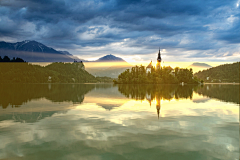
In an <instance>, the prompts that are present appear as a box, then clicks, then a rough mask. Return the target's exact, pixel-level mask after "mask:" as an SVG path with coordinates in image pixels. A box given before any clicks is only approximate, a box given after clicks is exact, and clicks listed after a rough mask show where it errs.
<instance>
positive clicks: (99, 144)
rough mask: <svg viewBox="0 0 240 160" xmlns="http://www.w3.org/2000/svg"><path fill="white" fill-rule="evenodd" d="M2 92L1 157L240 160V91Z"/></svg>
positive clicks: (14, 88) (15, 88)
mask: <svg viewBox="0 0 240 160" xmlns="http://www.w3.org/2000/svg"><path fill="white" fill-rule="evenodd" d="M0 87H1V90H0V159H10V160H11V159H14V160H18V159H21V160H22V159H24V160H25V159H26V160H35V159H36V160H38V159H39V160H43V159H44V160H45V159H50V160H52V159H59V160H75V159H76V160H79V159H80V160H118V159H119V160H125V159H129V160H135V159H136V160H148V159H152V160H155V159H156V160H159V159H163V160H188V159H197V160H213V159H214V160H215V159H224V160H237V159H239V85H204V86H191V85H185V86H179V85H157V86H153V85H118V86H113V85H111V84H35V85H33V84H28V85H27V84H25V85H1V86H0Z"/></svg>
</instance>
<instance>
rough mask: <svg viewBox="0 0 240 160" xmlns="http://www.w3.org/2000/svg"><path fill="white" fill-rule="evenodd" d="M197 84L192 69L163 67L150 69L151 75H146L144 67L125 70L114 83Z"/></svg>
mask: <svg viewBox="0 0 240 160" xmlns="http://www.w3.org/2000/svg"><path fill="white" fill-rule="evenodd" d="M181 82H184V83H189V84H197V83H199V80H198V79H197V78H196V77H193V72H192V69H180V68H175V69H174V70H173V69H172V68H171V67H163V68H161V69H155V68H154V67H152V68H151V73H146V68H145V67H144V66H142V65H141V66H135V67H132V69H131V70H129V69H127V70H125V71H124V72H123V73H121V74H120V75H119V76H118V80H114V83H116V84H117V83H118V84H177V83H181Z"/></svg>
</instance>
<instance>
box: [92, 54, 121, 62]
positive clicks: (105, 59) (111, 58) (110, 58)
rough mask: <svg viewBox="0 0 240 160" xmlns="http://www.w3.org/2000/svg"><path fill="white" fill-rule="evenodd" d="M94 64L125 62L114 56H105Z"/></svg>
mask: <svg viewBox="0 0 240 160" xmlns="http://www.w3.org/2000/svg"><path fill="white" fill-rule="evenodd" d="M95 62H126V61H125V60H123V59H122V58H119V57H116V56H114V55H112V54H110V55H106V56H103V57H101V58H99V59H98V60H96V61H95Z"/></svg>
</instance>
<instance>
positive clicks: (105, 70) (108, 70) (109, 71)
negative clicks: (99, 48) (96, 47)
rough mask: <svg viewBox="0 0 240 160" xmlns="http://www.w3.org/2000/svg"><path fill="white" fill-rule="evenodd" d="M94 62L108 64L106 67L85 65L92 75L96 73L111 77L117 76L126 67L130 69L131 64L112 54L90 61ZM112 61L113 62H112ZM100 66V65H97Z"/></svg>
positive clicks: (100, 75)
mask: <svg viewBox="0 0 240 160" xmlns="http://www.w3.org/2000/svg"><path fill="white" fill-rule="evenodd" d="M92 62H96V63H104V64H106V65H108V67H95V68H94V67H86V70H87V71H88V72H89V73H91V74H92V75H96V76H99V77H104V76H107V77H112V78H117V77H118V75H119V74H120V73H122V72H123V71H125V70H126V69H130V68H131V67H132V66H131V65H130V64H129V63H127V62H126V61H125V60H123V59H122V58H120V57H116V56H114V55H112V54H110V55H106V56H103V57H101V58H99V59H98V60H96V61H92ZM112 62H114V63H112ZM99 66H100V65H99Z"/></svg>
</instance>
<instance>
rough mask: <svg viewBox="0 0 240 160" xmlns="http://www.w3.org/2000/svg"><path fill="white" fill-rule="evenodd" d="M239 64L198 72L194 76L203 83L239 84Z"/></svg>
mask: <svg viewBox="0 0 240 160" xmlns="http://www.w3.org/2000/svg"><path fill="white" fill-rule="evenodd" d="M239 65H240V62H236V63H232V64H224V65H220V66H217V67H212V68H209V69H207V70H203V71H199V72H197V73H195V74H194V76H197V77H198V78H200V79H203V80H204V81H205V82H235V83H239V70H240V68H239V67H240V66H239Z"/></svg>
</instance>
